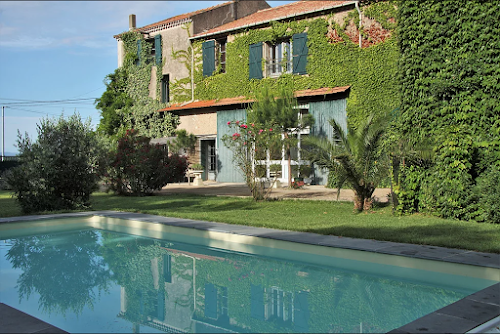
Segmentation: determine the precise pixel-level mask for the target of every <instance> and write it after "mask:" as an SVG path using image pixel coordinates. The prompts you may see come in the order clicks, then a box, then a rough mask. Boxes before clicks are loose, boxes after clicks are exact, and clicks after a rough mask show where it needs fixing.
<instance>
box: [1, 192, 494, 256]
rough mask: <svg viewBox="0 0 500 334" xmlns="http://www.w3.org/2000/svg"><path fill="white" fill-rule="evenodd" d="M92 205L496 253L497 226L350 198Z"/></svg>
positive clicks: (97, 197)
mask: <svg viewBox="0 0 500 334" xmlns="http://www.w3.org/2000/svg"><path fill="white" fill-rule="evenodd" d="M92 201H93V207H92V209H93V210H119V211H129V212H140V213H148V214H154V215H160V216H167V217H177V218H188V219H196V220H206V221H214V222H223V223H229V224H239V225H249V226H256V227H269V228H276V229H284V230H292V231H304V232H312V233H318V234H331V235H337V236H343V237H353V238H363V239H375V240H387V241H395V242H404V243H412V244H425V245H433V246H443V247H450V248H461V249H469V250H475V251H482V252H491V253H500V225H495V224H479V223H475V222H463V221H455V220H445V219H440V218H435V217H430V216H426V215H412V216H403V217H399V216H394V215H392V213H391V208H390V207H388V206H386V207H379V208H375V209H374V210H372V211H371V212H369V213H361V214H353V212H352V208H353V205H352V203H350V202H335V201H333V202H331V201H307V200H282V201H266V202H259V203H255V202H253V201H252V200H251V199H247V198H235V197H213V196H193V195H171V196H149V197H119V196H114V195H109V194H104V193H96V194H94V195H93V196H92ZM19 215H22V213H21V210H20V208H19V207H18V205H17V203H16V201H15V200H14V199H13V198H12V197H11V194H10V193H9V192H5V191H4V192H0V217H8V216H19Z"/></svg>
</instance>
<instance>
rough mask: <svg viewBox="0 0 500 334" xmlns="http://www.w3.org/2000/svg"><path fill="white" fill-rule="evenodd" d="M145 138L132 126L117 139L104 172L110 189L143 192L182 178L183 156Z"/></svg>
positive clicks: (139, 193) (134, 193) (184, 159)
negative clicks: (168, 151)
mask: <svg viewBox="0 0 500 334" xmlns="http://www.w3.org/2000/svg"><path fill="white" fill-rule="evenodd" d="M149 142H150V138H148V137H144V136H139V135H138V134H137V131H134V130H133V129H132V130H127V132H126V133H125V135H124V136H123V137H122V138H120V139H119V140H118V148H117V150H116V152H113V153H112V157H111V164H110V167H109V169H108V172H107V174H106V175H105V176H106V177H107V183H108V185H109V187H110V189H111V190H113V191H115V192H116V193H118V194H120V195H135V196H144V195H150V194H152V192H153V191H155V190H160V189H161V188H162V187H164V186H166V185H167V184H168V183H170V182H178V181H180V180H182V179H183V178H184V176H185V174H186V171H187V168H188V163H187V160H186V158H185V157H183V156H179V155H178V154H172V155H170V156H169V155H168V154H167V152H166V151H165V150H163V148H162V147H161V146H160V145H158V144H156V145H151V144H150V143H149Z"/></svg>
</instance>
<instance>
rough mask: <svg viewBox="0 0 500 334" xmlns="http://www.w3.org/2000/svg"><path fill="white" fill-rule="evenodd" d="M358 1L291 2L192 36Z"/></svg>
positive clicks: (197, 36) (195, 36)
mask: <svg viewBox="0 0 500 334" xmlns="http://www.w3.org/2000/svg"><path fill="white" fill-rule="evenodd" d="M355 2H356V1H352V0H348V1H310V0H301V1H297V2H292V3H289V4H285V5H281V6H278V7H272V8H267V9H262V10H259V11H258V12H256V13H254V14H251V15H248V16H246V17H243V18H241V19H238V20H235V21H232V22H229V23H226V24H223V25H221V26H219V27H216V28H213V29H210V30H208V31H206V32H202V33H199V34H196V35H194V36H193V37H192V38H193V39H196V38H201V37H205V36H210V35H214V34H217V33H220V32H225V31H231V30H237V29H240V28H244V27H247V26H252V25H258V24H264V23H268V22H271V21H276V20H281V19H285V18H287V17H293V16H297V15H302V14H307V13H309V12H318V11H322V10H326V9H331V8H335V7H341V6H345V5H349V4H354V3H355Z"/></svg>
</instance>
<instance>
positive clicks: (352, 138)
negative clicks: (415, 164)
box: [307, 114, 388, 211]
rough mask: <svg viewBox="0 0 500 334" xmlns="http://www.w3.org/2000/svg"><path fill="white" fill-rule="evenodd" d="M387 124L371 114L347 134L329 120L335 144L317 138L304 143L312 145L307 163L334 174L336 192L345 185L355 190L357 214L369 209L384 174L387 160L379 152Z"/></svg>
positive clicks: (381, 151)
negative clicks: (310, 162)
mask: <svg viewBox="0 0 500 334" xmlns="http://www.w3.org/2000/svg"><path fill="white" fill-rule="evenodd" d="M387 122H388V117H380V118H378V119H375V117H374V115H373V114H371V115H370V116H369V117H368V118H367V119H366V120H365V121H364V122H362V123H361V124H360V125H359V126H358V128H357V129H353V128H352V127H351V126H348V129H347V134H346V133H345V132H344V130H343V129H342V128H341V126H340V124H338V123H337V122H336V121H335V120H333V119H332V120H330V125H331V126H332V127H333V129H334V133H335V134H336V136H337V139H338V141H336V140H327V139H324V138H317V137H311V138H309V139H308V140H307V141H308V143H309V144H310V145H311V146H312V151H311V152H310V157H309V158H310V160H311V161H312V162H314V163H316V164H317V165H318V166H319V167H322V168H327V169H328V170H329V171H330V172H332V173H333V174H334V175H335V177H336V186H337V187H338V191H339V193H340V189H341V188H342V186H343V185H344V184H345V183H346V182H347V184H348V185H349V186H350V187H351V188H352V189H353V190H354V193H355V199H354V208H355V210H357V211H363V210H369V209H370V208H371V207H372V204H373V200H372V195H373V192H374V191H375V188H376V186H377V183H378V182H380V180H381V179H382V178H383V177H384V176H385V175H386V173H387V166H386V165H387V161H386V160H387V159H386V157H385V154H384V152H383V150H382V149H381V144H382V136H383V134H384V131H385V129H386V126H387Z"/></svg>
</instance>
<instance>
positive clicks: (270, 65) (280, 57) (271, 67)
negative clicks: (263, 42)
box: [267, 39, 292, 76]
mask: <svg viewBox="0 0 500 334" xmlns="http://www.w3.org/2000/svg"><path fill="white" fill-rule="evenodd" d="M267 49H268V53H267V74H268V76H279V75H281V74H283V73H292V42H291V40H290V39H287V40H282V41H279V42H276V43H275V44H268V47H267Z"/></svg>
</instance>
